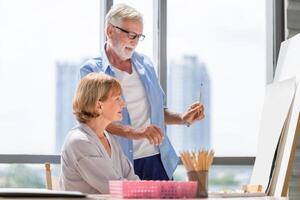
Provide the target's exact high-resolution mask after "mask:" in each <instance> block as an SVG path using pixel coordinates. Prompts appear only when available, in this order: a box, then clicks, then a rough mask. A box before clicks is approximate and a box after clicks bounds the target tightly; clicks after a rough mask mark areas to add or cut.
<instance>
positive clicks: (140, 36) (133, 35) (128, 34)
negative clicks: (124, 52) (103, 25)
mask: <svg viewBox="0 0 300 200" xmlns="http://www.w3.org/2000/svg"><path fill="white" fill-rule="evenodd" d="M111 25H112V26H113V27H114V28H117V29H119V30H120V31H122V32H124V33H126V34H127V37H128V38H129V39H131V40H134V39H136V38H138V40H139V41H143V40H144V39H145V35H143V34H136V33H134V32H130V31H127V30H125V29H122V28H120V27H118V26H115V25H113V24H111Z"/></svg>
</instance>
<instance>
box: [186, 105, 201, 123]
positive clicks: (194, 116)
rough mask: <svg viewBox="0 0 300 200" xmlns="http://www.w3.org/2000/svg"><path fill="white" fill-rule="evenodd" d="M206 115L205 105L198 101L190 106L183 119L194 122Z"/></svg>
mask: <svg viewBox="0 0 300 200" xmlns="http://www.w3.org/2000/svg"><path fill="white" fill-rule="evenodd" d="M204 117H205V116H204V106H203V105H202V104H201V103H200V102H199V101H198V102H195V103H193V104H192V105H190V106H189V108H188V109H187V111H186V112H185V113H184V114H183V115H182V120H183V122H187V123H189V124H192V123H193V122H195V121H198V120H201V119H203V118H204Z"/></svg>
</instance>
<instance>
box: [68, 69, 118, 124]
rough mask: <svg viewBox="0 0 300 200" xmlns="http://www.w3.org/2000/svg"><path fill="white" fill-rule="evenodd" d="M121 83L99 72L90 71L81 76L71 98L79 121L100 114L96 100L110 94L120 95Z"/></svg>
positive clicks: (104, 98)
mask: <svg viewBox="0 0 300 200" xmlns="http://www.w3.org/2000/svg"><path fill="white" fill-rule="evenodd" d="M121 92H122V89H121V85H120V83H119V81H117V79H115V78H113V77H111V76H108V75H105V74H101V73H90V74H88V75H86V76H85V77H83V78H82V79H81V81H80V83H79V85H78V88H77V90H76V93H75V96H74V99H73V113H74V115H75V116H76V119H77V120H78V121H79V122H81V123H87V122H89V121H90V120H91V119H92V118H96V117H99V116H100V113H98V112H97V111H96V103H97V101H99V100H100V101H105V100H107V99H108V97H110V96H115V95H120V94H121Z"/></svg>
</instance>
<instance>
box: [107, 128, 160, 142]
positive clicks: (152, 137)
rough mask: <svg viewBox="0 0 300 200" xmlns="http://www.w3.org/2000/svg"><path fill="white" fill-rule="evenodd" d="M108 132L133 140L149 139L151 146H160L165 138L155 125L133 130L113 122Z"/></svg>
mask: <svg viewBox="0 0 300 200" xmlns="http://www.w3.org/2000/svg"><path fill="white" fill-rule="evenodd" d="M106 130H107V131H108V132H110V133H111V134H114V135H118V136H121V137H126V138H129V139H132V140H138V139H142V138H147V139H148V140H149V142H150V144H154V145H159V144H160V143H161V142H162V140H163V137H164V134H163V132H162V131H161V130H160V129H159V128H158V127H157V126H155V125H152V124H150V125H148V126H146V127H145V128H133V127H131V126H128V125H124V124H120V123H117V122H113V123H111V124H109V125H108V126H107V128H106Z"/></svg>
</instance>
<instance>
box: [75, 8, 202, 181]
mask: <svg viewBox="0 0 300 200" xmlns="http://www.w3.org/2000/svg"><path fill="white" fill-rule="evenodd" d="M105 33H106V37H107V42H106V44H105V45H104V49H103V51H102V54H101V56H100V57H99V58H94V59H91V60H89V61H87V63H85V64H84V65H83V66H82V68H81V69H80V75H81V77H83V76H85V75H86V74H88V73H91V72H99V73H105V74H108V75H111V76H114V77H116V78H117V79H118V80H119V81H120V82H121V85H122V89H123V98H124V99H125V102H126V107H125V108H124V109H123V113H122V114H123V120H122V122H120V123H112V124H110V125H109V126H108V127H107V130H108V131H109V132H110V133H112V134H114V135H115V136H116V138H117V140H118V141H119V143H120V144H121V145H122V148H123V150H124V152H125V154H126V155H127V156H128V158H129V159H130V160H131V161H133V164H134V170H135V173H136V174H137V175H138V176H139V177H140V178H141V179H143V180H169V179H172V176H173V173H174V171H175V169H176V166H177V164H178V157H177V155H176V153H175V151H174V149H173V147H172V145H171V143H170V141H169V139H168V137H167V135H166V134H165V124H185V125H188V126H189V125H190V124H192V123H193V122H194V121H197V120H201V119H203V118H204V114H203V111H204V108H203V105H202V104H200V103H199V102H196V103H194V104H193V105H191V106H190V107H189V108H188V109H187V111H186V113H184V114H182V115H181V114H178V113H173V112H171V111H170V110H168V109H167V108H166V106H165V101H164V99H165V94H164V92H163V90H162V89H161V87H160V84H159V81H158V79H157V76H156V74H155V70H154V66H153V64H152V62H151V61H150V59H149V58H148V57H146V56H144V55H142V54H140V53H137V52H135V48H136V46H137V45H138V42H139V41H142V40H143V39H144V38H145V36H144V35H143V18H142V15H141V13H140V12H138V11H137V10H135V9H134V8H132V7H130V6H128V5H125V4H117V5H114V6H113V7H112V8H111V9H110V11H109V12H108V14H107V15H106V24H105Z"/></svg>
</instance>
